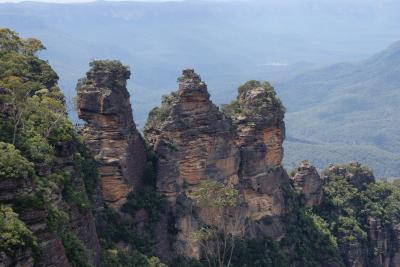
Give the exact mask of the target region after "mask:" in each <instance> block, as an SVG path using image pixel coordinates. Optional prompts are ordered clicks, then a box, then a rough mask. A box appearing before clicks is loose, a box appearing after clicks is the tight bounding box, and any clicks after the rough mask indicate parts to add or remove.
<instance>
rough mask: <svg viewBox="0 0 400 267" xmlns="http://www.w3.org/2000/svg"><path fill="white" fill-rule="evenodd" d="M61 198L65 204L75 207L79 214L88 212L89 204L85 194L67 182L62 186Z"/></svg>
mask: <svg viewBox="0 0 400 267" xmlns="http://www.w3.org/2000/svg"><path fill="white" fill-rule="evenodd" d="M63 197H64V199H65V200H66V201H67V202H69V203H71V204H75V205H77V207H78V209H79V211H80V212H81V213H86V212H88V211H89V210H90V203H89V200H88V197H87V195H86V192H84V191H80V190H79V189H77V188H76V187H75V186H74V185H72V184H71V183H69V182H67V183H66V184H65V186H64V190H63Z"/></svg>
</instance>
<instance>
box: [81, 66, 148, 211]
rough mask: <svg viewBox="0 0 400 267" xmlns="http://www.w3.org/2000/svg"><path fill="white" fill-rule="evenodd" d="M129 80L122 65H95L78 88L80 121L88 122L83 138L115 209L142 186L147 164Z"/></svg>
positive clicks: (127, 73)
mask: <svg viewBox="0 0 400 267" xmlns="http://www.w3.org/2000/svg"><path fill="white" fill-rule="evenodd" d="M129 77H130V71H129V69H128V68H127V67H125V66H123V65H122V64H121V63H119V62H114V61H95V62H93V63H92V65H91V69H90V70H89V71H88V72H87V74H86V77H85V78H84V79H82V80H81V83H80V84H78V111H79V117H80V118H81V119H83V120H84V121H86V122H87V124H86V125H85V127H84V128H83V129H82V136H83V138H84V139H85V142H86V144H87V145H88V146H89V148H90V149H91V151H92V153H93V154H94V155H95V158H96V160H97V161H98V163H99V173H100V176H101V179H100V186H101V194H102V197H103V199H104V201H105V202H106V203H107V204H108V205H110V206H111V207H113V208H120V207H121V205H122V204H123V203H124V202H125V201H126V197H127V195H128V194H129V192H131V191H132V190H135V189H137V188H139V187H140V186H141V178H142V175H143V171H144V167H145V163H146V149H145V144H144V142H143V140H142V138H141V137H140V134H139V133H138V131H137V129H136V125H135V123H134V121H133V118H132V108H131V105H130V101H129V93H128V90H127V89H126V80H127V79H128V78H129Z"/></svg>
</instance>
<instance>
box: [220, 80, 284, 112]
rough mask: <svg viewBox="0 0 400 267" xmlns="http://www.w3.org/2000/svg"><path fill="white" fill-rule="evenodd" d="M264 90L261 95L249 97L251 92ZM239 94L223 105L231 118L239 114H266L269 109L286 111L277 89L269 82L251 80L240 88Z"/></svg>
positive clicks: (223, 109) (224, 110)
mask: <svg viewBox="0 0 400 267" xmlns="http://www.w3.org/2000/svg"><path fill="white" fill-rule="evenodd" d="M256 89H257V91H258V92H259V90H260V89H261V90H263V94H261V97H254V98H253V97H249V95H250V92H252V91H254V90H256ZM238 92H239V96H238V97H237V99H236V100H234V101H232V102H231V103H230V104H228V105H225V106H223V108H222V111H223V112H224V114H225V115H227V116H228V117H229V118H235V117H236V116H237V115H245V116H247V115H252V116H260V115H265V114H266V112H267V111H271V110H278V111H279V112H281V113H284V112H285V108H284V106H283V104H282V102H281V100H280V99H279V97H278V96H277V95H276V92H275V89H274V88H273V87H272V86H271V84H270V83H268V82H260V81H255V80H251V81H248V82H246V83H245V84H243V85H241V86H240V87H239V88H238Z"/></svg>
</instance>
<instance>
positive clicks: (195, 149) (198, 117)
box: [145, 70, 239, 257]
mask: <svg viewBox="0 0 400 267" xmlns="http://www.w3.org/2000/svg"><path fill="white" fill-rule="evenodd" d="M145 136H146V138H147V140H148V141H149V143H150V145H151V146H152V148H153V149H154V151H155V152H156V154H157V156H158V164H157V190H158V191H159V192H160V193H161V194H162V195H164V196H165V197H166V198H167V199H168V201H169V203H170V208H171V212H172V214H174V215H173V216H174V217H177V215H176V214H177V209H178V205H177V200H178V198H179V197H181V198H185V197H184V196H185V192H186V191H187V190H190V188H191V187H193V186H196V185H197V184H198V183H199V182H200V181H201V180H205V179H212V180H217V181H220V182H223V183H231V184H236V183H237V182H238V170H239V151H238V149H237V148H236V147H235V145H234V132H233V131H232V127H231V125H230V124H229V121H228V120H227V119H226V118H225V117H224V115H223V114H222V113H221V112H220V111H219V109H218V107H217V106H215V105H214V104H213V103H212V102H211V101H210V95H209V94H208V92H207V86H206V84H205V83H204V82H202V81H201V79H200V77H199V76H198V75H197V74H196V73H195V72H194V71H193V70H184V71H183V74H182V77H180V78H179V89H178V91H177V92H176V93H172V94H171V95H170V96H166V97H164V100H163V103H162V106H161V107H160V108H156V109H154V110H153V111H152V112H151V113H150V117H149V120H148V123H147V124H146V126H145ZM176 220H177V222H176V227H177V229H178V231H179V234H178V237H177V238H178V242H177V248H176V249H177V250H178V251H179V252H180V254H185V255H187V256H193V257H198V256H199V251H198V248H197V247H195V246H194V245H193V244H191V242H190V240H189V235H190V233H191V232H192V231H193V229H195V228H196V224H197V223H196V220H195V219H194V218H192V217H191V216H190V215H187V214H185V215H183V216H182V217H179V216H178V218H176ZM160 242H161V243H162V241H161V240H160ZM179 252H178V254H179Z"/></svg>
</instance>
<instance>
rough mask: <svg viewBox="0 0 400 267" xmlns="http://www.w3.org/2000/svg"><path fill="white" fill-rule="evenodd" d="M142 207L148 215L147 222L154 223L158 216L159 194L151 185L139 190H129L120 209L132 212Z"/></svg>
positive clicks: (159, 207)
mask: <svg viewBox="0 0 400 267" xmlns="http://www.w3.org/2000/svg"><path fill="white" fill-rule="evenodd" d="M141 209H144V210H145V211H146V213H147V214H148V216H149V223H150V224H152V223H155V222H157V221H158V219H159V217H160V210H161V196H160V195H159V194H158V193H157V192H156V191H155V190H154V189H153V188H151V187H146V188H144V189H143V190H141V191H139V192H136V193H135V192H131V193H129V195H128V198H127V201H126V203H125V204H124V205H123V206H122V208H121V211H122V212H125V213H130V214H134V213H135V212H136V211H139V210H141Z"/></svg>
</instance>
